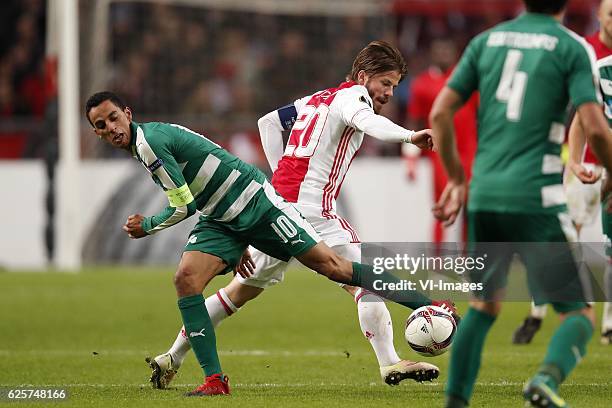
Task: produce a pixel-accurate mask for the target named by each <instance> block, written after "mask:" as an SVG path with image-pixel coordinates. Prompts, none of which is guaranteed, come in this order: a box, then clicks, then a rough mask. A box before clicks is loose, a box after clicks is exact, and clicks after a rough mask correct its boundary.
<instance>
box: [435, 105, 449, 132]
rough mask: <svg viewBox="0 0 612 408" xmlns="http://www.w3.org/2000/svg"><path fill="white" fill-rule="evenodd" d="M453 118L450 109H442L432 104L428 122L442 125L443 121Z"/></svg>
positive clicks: (447, 121) (446, 121)
mask: <svg viewBox="0 0 612 408" xmlns="http://www.w3.org/2000/svg"><path fill="white" fill-rule="evenodd" d="M452 120H453V114H452V112H451V111H450V109H444V108H442V107H440V106H436V105H434V107H433V108H432V109H431V112H430V113H429V123H431V126H432V127H433V126H434V125H438V126H440V125H443V124H444V123H449V122H451V121H452Z"/></svg>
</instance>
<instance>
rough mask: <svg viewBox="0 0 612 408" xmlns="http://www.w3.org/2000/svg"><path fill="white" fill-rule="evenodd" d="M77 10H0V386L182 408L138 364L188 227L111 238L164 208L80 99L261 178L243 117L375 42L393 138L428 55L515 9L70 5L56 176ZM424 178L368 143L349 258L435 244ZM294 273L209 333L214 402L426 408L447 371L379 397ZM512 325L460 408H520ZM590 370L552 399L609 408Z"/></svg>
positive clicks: (337, 70) (321, 305) (355, 191)
mask: <svg viewBox="0 0 612 408" xmlns="http://www.w3.org/2000/svg"><path fill="white" fill-rule="evenodd" d="M72 2H73V0H49V1H48V2H45V1H44V0H23V1H17V0H10V1H4V2H1V4H0V118H1V119H0V185H1V186H2V198H3V199H2V200H0V213H2V214H3V215H4V217H3V218H4V220H3V221H4V222H3V227H2V228H0V271H11V272H12V271H17V272H19V273H0V287H1V288H2V293H3V296H1V297H0V310H2V312H0V356H1V357H2V360H3V363H2V364H1V365H2V366H3V367H5V368H3V369H2V374H0V387H1V386H9V385H24V384H31V385H39V386H42V385H65V386H67V387H68V389H69V390H70V392H71V395H72V397H71V399H72V403H69V404H68V405H74V406H83V405H90V406H108V405H110V404H116V405H118V406H128V405H130V406H140V405H143V406H144V405H147V406H151V405H153V406H155V405H160V406H161V405H162V404H163V405H167V404H168V403H181V404H182V403H184V402H185V401H184V400H183V399H182V397H181V396H180V395H181V394H180V393H177V392H175V391H176V390H175V391H171V392H167V393H151V390H149V389H148V386H147V384H146V376H147V372H146V369H145V367H144V364H143V363H142V358H143V357H144V355H146V354H152V353H157V352H160V351H163V349H165V347H167V346H168V342H169V341H170V340H171V339H173V336H174V335H175V333H176V329H177V327H176V326H177V322H178V315H177V313H176V310H175V300H174V293H173V289H172V285H171V275H172V271H173V268H174V266H173V265H175V264H176V261H177V260H178V257H179V256H180V253H179V252H180V248H182V246H183V244H184V242H185V239H186V237H187V235H186V234H187V232H188V231H189V229H190V227H191V225H193V223H194V222H195V219H193V220H188V221H186V222H184V223H182V225H180V226H177V227H175V228H172V229H171V230H167V231H164V233H163V234H159V235H157V236H156V237H155V238H153V239H147V240H142V241H136V242H135V241H130V240H129V239H127V238H126V237H124V236H123V235H122V233H121V230H120V226H121V224H122V223H123V220H124V218H125V217H126V216H127V215H128V214H131V213H133V212H137V211H141V212H143V213H145V214H150V213H151V212H153V211H155V210H157V209H158V208H161V207H162V206H163V205H164V203H165V197H164V196H163V194H161V192H159V191H157V190H158V189H157V188H156V187H155V185H154V184H153V183H152V182H151V181H150V180H149V179H148V176H147V174H146V173H145V172H143V171H142V168H140V166H139V165H138V164H137V163H133V160H130V159H129V158H126V157H125V156H124V155H123V154H121V152H115V151H112V150H111V149H109V148H107V147H106V146H104V145H103V144H101V143H99V142H98V141H97V139H96V138H94V137H93V134H92V133H91V129H90V126H89V124H88V123H87V122H86V120H85V118H84V117H83V114H82V111H83V105H84V101H85V100H86V98H87V96H88V95H89V94H90V93H92V92H94V91H97V90H101V89H110V90H114V91H117V92H119V93H120V94H121V95H122V96H124V97H125V99H126V100H127V101H128V102H129V104H130V105H131V106H132V107H133V108H134V110H135V118H136V120H138V121H148V120H160V121H168V122H174V123H180V124H183V125H185V126H188V127H190V128H192V129H194V130H197V131H200V132H202V133H203V134H205V135H207V136H209V137H211V138H212V139H213V140H215V141H216V142H218V143H220V144H221V145H223V146H224V147H226V148H228V149H229V150H230V151H232V152H233V153H235V154H237V155H238V156H239V157H241V158H242V159H243V160H245V161H248V162H251V163H254V164H256V165H258V166H259V167H261V168H262V169H263V170H264V171H268V169H267V164H266V161H265V157H264V156H263V152H262V151H261V148H260V146H259V141H258V135H257V128H256V122H257V118H258V117H259V116H261V115H262V114H265V113H266V112H268V111H270V110H272V109H274V108H276V107H278V106H280V105H283V104H285V103H287V102H290V101H292V100H293V99H294V98H296V97H299V96H302V95H305V94H307V93H310V92H312V91H313V90H318V89H322V88H325V87H329V86H333V85H335V84H337V83H338V82H340V81H342V80H343V79H344V75H345V74H346V73H347V71H348V70H349V68H350V64H351V62H352V58H353V56H354V55H355V53H356V52H357V51H358V50H359V49H360V48H361V47H363V46H364V45H365V44H366V43H367V42H369V41H371V40H373V39H379V38H382V39H386V40H389V41H391V42H394V43H396V44H397V45H399V47H400V49H401V50H402V52H403V53H404V55H405V57H406V60H407V62H408V65H409V75H408V77H407V78H406V79H405V80H404V81H403V82H402V83H401V84H400V86H399V87H398V89H397V91H396V95H395V97H394V98H393V100H392V103H391V104H389V105H388V106H387V107H386V108H385V111H384V114H385V115H386V116H388V117H390V118H392V119H393V120H395V121H397V122H398V123H405V121H406V119H407V118H406V104H407V103H408V101H409V99H410V94H409V83H410V80H411V79H412V78H413V77H414V76H415V75H416V74H418V73H419V72H421V71H422V70H424V69H426V68H427V66H428V65H429V62H430V56H429V52H428V46H429V44H430V43H431V41H432V39H434V38H438V37H447V38H452V39H454V40H455V41H456V43H457V45H458V47H459V48H460V49H462V48H463V47H464V46H465V45H466V44H467V42H468V41H469V39H470V38H471V37H472V36H473V35H475V34H476V33H478V32H480V31H482V30H484V29H486V28H488V27H490V26H492V25H494V24H496V23H498V22H500V21H502V20H505V19H508V18H511V17H513V16H515V15H516V14H517V13H519V12H520V11H521V6H520V1H519V0H516V1H514V0H472V1H470V0H396V1H393V0H353V1H350V0H327V1H324V0H310V1H299V0H292V1H282V0H251V1H242V0H199V1H198V0H174V1H172V0H170V1H162V0H159V1H155V0H151V1H134V2H130V1H123V0H117V1H109V0H80V1H76V5H77V6H78V18H77V20H76V21H78V27H76V29H77V32H78V35H77V36H75V37H76V38H78V53H77V57H78V63H77V64H75V66H78V72H77V73H76V76H75V75H73V77H74V78H73V79H76V81H75V83H76V84H77V85H78V93H77V94H76V95H77V99H78V100H77V101H75V103H74V104H73V105H74V106H70V109H73V110H74V114H75V115H78V120H77V121H73V122H71V123H76V126H73V128H72V129H71V131H74V133H75V135H76V138H75V140H76V141H77V142H75V140H73V141H72V148H75V149H76V156H77V157H78V159H79V160H78V162H76V163H73V165H74V166H76V167H72V171H71V172H70V173H69V174H68V175H66V173H65V171H64V170H62V169H61V164H58V163H59V162H58V160H59V158H61V157H62V154H63V152H62V149H61V148H60V146H63V145H62V142H61V140H62V137H64V135H62V136H61V137H60V135H59V132H58V122H59V121H60V119H59V118H60V106H61V103H59V99H58V94H59V95H60V96H61V93H62V90H63V89H64V88H63V86H65V85H63V84H62V83H61V82H62V81H59V83H58V78H59V76H60V75H58V74H59V70H58V50H59V49H61V46H60V44H59V39H58V38H59V35H58V34H57V33H58V31H61V29H64V27H63V26H64V25H66V24H67V22H66V20H64V18H66V15H65V14H62V12H56V11H55V10H57V9H58V8H61V7H64V6H65V5H66V4H65V3H72ZM596 3H597V0H570V9H569V13H568V16H567V19H566V24H567V25H568V26H569V27H570V28H572V29H573V30H575V31H576V32H578V33H580V34H588V33H591V32H593V31H595V30H596V29H597V21H596V17H595V9H596ZM73 51H76V50H73ZM73 68H74V67H73ZM69 91H71V92H73V91H75V89H74V88H72V89H69ZM64 153H65V152H64ZM73 156H74V155H73ZM69 157H70V156H69ZM73 158H74V157H73ZM64 160H66V156H64ZM419 166H420V169H419V173H420V176H419V178H418V179H417V180H416V181H415V182H409V181H408V180H407V179H406V177H405V170H404V167H403V163H402V160H401V158H400V151H399V147H398V146H396V145H392V144H384V143H381V142H378V141H376V140H374V139H372V138H366V139H365V143H364V146H363V147H362V148H361V152H360V155H359V157H358V158H357V159H356V160H355V163H354V164H353V168H352V169H351V171H350V172H349V176H347V180H346V182H345V184H344V186H343V194H341V196H340V197H341V201H340V203H339V205H340V210H341V212H342V213H344V214H345V215H346V216H347V218H348V219H349V220H350V221H351V222H352V224H353V225H354V226H355V227H356V229H357V231H358V232H359V233H360V235H361V237H362V239H363V240H366V241H416V242H426V241H429V240H430V224H431V215H430V212H429V207H430V205H431V194H432V193H431V182H430V181H429V177H430V174H431V170H430V168H429V163H428V162H427V161H426V160H421V161H420V163H419ZM65 180H68V182H69V183H68V184H73V185H76V194H77V195H76V203H77V204H78V205H77V206H76V209H75V208H74V207H73V210H72V212H68V213H65V212H62V206H63V204H62V199H63V198H65V194H64V193H63V190H62V188H64V187H62V183H63V182H64V183H65ZM380 180H385V182H384V183H381V182H380ZM73 187H74V186H73ZM72 193H74V191H73V192H72ZM72 201H75V200H72ZM72 204H74V203H72ZM75 211H76V212H75ZM373 214H375V215H373ZM67 226H68V227H67ZM62 229H64V232H62V231H61V230H62ZM600 235H601V233H600V231H599V230H598V228H597V225H596V226H594V227H593V229H592V230H590V231H587V236H588V237H589V238H588V239H589V240H591V241H599V240H600ZM457 236H458V234H456V233H455V234H454V235H453V234H451V238H450V239H454V237H457ZM64 241H66V242H64ZM66 245H67V246H68V247H71V246H72V247H73V248H72V249H70V248H68V249H66ZM74 247H76V252H75V249H74ZM75 254H76V255H75ZM40 271H48V272H51V273H45V274H40V273H38V272H40ZM56 271H79V272H82V273H79V274H74V275H73V274H60V273H54V272H56ZM517 273H518V274H521V273H522V270H521V269H520V268H518V269H517ZM289 275H290V276H289V277H288V279H287V280H288V282H286V283H285V284H283V285H282V289H280V290H277V289H274V290H271V291H270V292H271V293H270V294H267V295H266V296H264V298H263V299H262V300H258V301H257V302H256V303H255V304H254V305H252V306H250V307H249V308H246V309H245V310H244V311H241V312H240V313H239V314H238V315H237V316H236V317H235V318H233V320H235V321H231V322H227V323H224V325H223V326H222V327H221V329H220V331H219V344H220V349H221V356H222V361H223V363H224V364H225V367H226V369H227V370H228V371H229V372H230V373H232V374H233V377H232V379H233V381H234V384H237V387H236V390H237V391H236V397H237V399H234V400H233V401H231V402H230V401H228V402H216V404H218V405H223V404H226V405H229V404H232V406H240V405H245V406H246V405H249V406H258V405H264V404H265V405H267V406H270V405H272V406H274V405H278V406H287V405H304V406H316V405H319V406H335V405H339V406H348V405H351V406H355V405H360V406H362V405H366V406H369V405H371V406H373V405H381V404H385V405H389V404H405V403H407V402H409V403H410V404H411V405H413V406H432V405H434V406H435V405H440V401H441V398H442V397H441V395H442V394H441V393H442V384H443V381H444V380H445V373H444V370H445V369H446V364H447V357H448V356H442V357H440V358H437V359H436V360H435V361H434V362H435V363H436V364H439V365H440V367H441V368H442V370H443V374H442V377H441V381H440V382H436V383H434V384H432V385H431V386H430V385H427V386H419V385H415V384H408V385H402V388H401V390H400V391H398V390H397V389H390V388H388V387H386V386H384V385H382V384H380V381H379V379H378V377H377V373H376V370H377V368H376V367H375V362H374V359H373V356H372V354H371V351H370V350H369V345H368V344H367V342H366V341H365V340H363V339H362V338H361V337H360V336H359V332H358V330H359V329H358V323H357V318H356V314H355V313H354V306H353V304H352V303H351V301H350V299H349V298H348V297H346V296H345V295H342V294H340V292H339V291H338V290H337V289H336V288H335V287H334V286H333V285H330V284H329V283H327V282H325V281H324V280H322V279H317V278H314V277H313V276H312V275H311V274H308V273H304V272H303V271H299V272H295V273H293V272H292V273H290V274H289ZM228 278H229V277H226V278H224V280H222V279H218V280H217V281H218V282H215V287H219V286H220V285H223V284H224V283H225V282H226V281H227V279H228ZM279 306H280V310H282V312H280V311H279ZM461 307H462V308H463V307H464V305H461ZM527 309H528V305H527V304H523V303H512V304H510V306H509V307H508V308H507V312H506V313H505V314H503V315H502V317H501V319H502V322H501V324H500V325H499V326H498V329H497V330H496V331H494V333H492V335H491V339H490V343H491V347H490V348H489V349H488V350H487V353H486V354H485V359H488V361H489V363H488V364H489V365H487V366H485V367H484V370H483V372H482V375H481V379H480V380H479V383H478V385H477V388H476V393H477V395H480V397H479V398H478V399H475V401H474V406H483V407H488V406H492V405H493V404H495V405H496V406H498V407H504V406H517V405H518V403H519V401H518V400H517V399H516V398H517V397H516V396H517V395H518V392H519V390H520V387H521V384H522V381H524V380H525V378H524V377H525V376H526V375H527V374H526V373H527V372H529V371H530V370H533V368H534V367H535V365H536V361H537V360H538V359H539V358H540V356H541V355H542V353H543V350H544V345H545V339H546V336H547V335H548V334H549V333H550V331H551V328H552V327H553V325H554V319H549V320H548V321H547V322H546V323H545V327H544V329H543V331H542V333H541V334H538V337H536V340H535V341H534V344H533V345H532V346H530V347H529V348H528V349H525V348H524V349H520V350H519V349H513V348H511V346H509V342H510V340H509V339H510V334H511V332H512V329H513V328H514V327H515V326H516V325H517V324H518V323H519V321H520V320H521V319H522V317H523V314H524V313H526V311H527ZM76 311H79V313H76ZM391 311H392V314H393V316H394V322H395V325H396V327H395V329H396V345H398V346H399V347H398V348H399V349H400V350H401V352H402V355H406V356H408V357H409V358H413V359H414V358H416V357H415V355H414V354H412V355H410V354H409V351H408V350H407V347H406V346H405V345H402V344H401V343H402V341H401V332H402V330H401V329H402V320H403V319H405V317H406V311H405V310H402V309H400V308H396V307H394V306H391ZM305 314H308V316H309V317H310V318H309V319H304V318H302V317H301V316H303V315H305ZM598 315H599V312H598ZM40 333H44V336H42V337H41V336H40V335H39V334H40ZM264 333H265V335H264ZM589 353H590V354H589V355H587V359H586V360H585V362H584V363H583V365H582V366H581V367H580V369H579V370H578V371H577V373H576V376H575V377H573V378H572V380H571V381H570V383H569V384H568V385H567V389H566V390H567V391H565V392H567V394H565V395H567V396H568V399H569V400H570V402H573V403H574V405H575V406H588V407H600V406H601V407H603V406H609V405H607V404H609V401H610V389H612V383H610V374H611V373H610V367H612V356H611V355H610V352H609V350H607V349H605V348H604V347H603V346H600V345H598V344H596V343H595V342H593V344H592V346H591V349H590V352H589ZM5 364H6V365H5ZM7 367H10V369H6V368H7ZM198 375H199V374H198V368H197V367H196V364H195V362H193V361H190V362H188V363H186V366H185V367H184V368H183V369H182V375H181V376H179V378H178V380H177V387H178V389H179V391H184V390H187V388H189V387H190V386H192V385H193V384H195V383H196V382H198V381H199V379H197V376H198ZM411 396H412V397H411ZM407 398H410V399H408V400H407ZM194 403H198V402H197V401H196V402H194ZM26 405H27V404H24V405H23V406H26Z"/></svg>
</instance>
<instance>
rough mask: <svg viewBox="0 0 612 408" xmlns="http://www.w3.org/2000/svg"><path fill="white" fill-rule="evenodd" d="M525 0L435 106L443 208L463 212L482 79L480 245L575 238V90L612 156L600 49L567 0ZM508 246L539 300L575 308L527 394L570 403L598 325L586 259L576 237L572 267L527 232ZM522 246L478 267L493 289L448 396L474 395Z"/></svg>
mask: <svg viewBox="0 0 612 408" xmlns="http://www.w3.org/2000/svg"><path fill="white" fill-rule="evenodd" d="M524 3H525V5H526V8H527V12H526V13H524V14H522V15H520V16H519V17H517V18H516V19H514V20H511V21H508V22H505V23H502V24H499V25H497V26H495V27H493V28H492V29H490V30H488V31H486V32H484V33H482V34H480V35H478V36H477V37H475V38H474V39H473V40H472V41H471V42H470V44H469V45H468V47H467V48H466V50H465V52H464V54H463V56H462V58H461V61H460V62H459V64H458V66H457V68H456V70H455V72H454V74H453V76H452V77H451V79H450V80H449V82H448V83H447V85H446V87H445V88H444V89H443V90H442V91H441V93H440V94H439V95H438V98H437V99H436V102H435V103H434V107H433V109H432V112H431V115H430V119H431V122H432V128H433V130H434V137H435V144H437V146H438V149H439V152H440V156H441V159H442V162H443V163H444V166H445V168H446V171H447V173H448V176H449V177H448V179H449V183H448V184H447V187H446V189H445V191H444V193H443V194H442V197H441V199H440V200H439V202H438V203H436V205H435V206H434V215H435V216H436V217H438V218H439V219H442V220H445V221H446V223H447V224H451V223H452V222H454V220H455V219H456V217H457V214H458V213H459V211H460V209H461V208H462V207H463V204H464V201H465V192H466V185H465V181H464V180H465V179H464V175H463V170H462V167H461V164H460V162H459V159H458V153H457V149H456V146H455V141H454V133H453V126H452V118H453V115H454V112H456V110H457V109H458V108H459V107H460V106H461V105H462V104H463V103H464V101H467V100H468V98H469V96H470V95H471V94H472V93H473V92H474V91H478V92H479V93H480V102H481V104H480V108H479V112H478V147H477V153H476V158H475V161H474V167H473V172H472V174H473V175H472V181H471V184H470V194H469V202H468V230H469V237H468V239H469V241H470V245H471V246H472V247H474V246H476V243H478V242H506V243H512V242H557V243H559V244H557V247H561V248H563V243H566V242H568V239H569V235H571V231H572V226H571V222H570V220H569V216H568V214H567V210H566V206H565V194H564V191H563V185H562V164H561V159H560V152H561V144H562V143H563V140H564V134H565V130H564V125H563V123H564V121H565V117H566V108H567V105H568V102H570V101H571V103H572V104H573V105H574V106H575V107H576V109H577V112H578V113H579V115H580V118H581V122H582V125H583V128H584V129H585V132H586V135H587V138H588V139H589V141H590V143H591V146H592V147H593V150H594V152H595V154H597V156H598V157H599V158H600V160H601V162H602V165H603V166H604V167H605V168H607V169H611V168H612V143H610V140H608V138H607V136H608V129H607V124H606V122H605V119H604V117H603V115H602V112H601V106H600V105H599V103H600V101H601V97H600V95H599V92H598V89H597V88H596V86H595V84H596V83H597V77H598V74H597V68H596V67H595V55H594V53H593V50H592V49H591V48H590V47H589V46H588V45H587V44H586V42H585V41H584V40H583V39H582V38H580V37H579V36H578V35H576V34H575V33H573V32H572V31H570V30H568V29H566V28H564V27H563V26H562V25H561V23H560V21H561V20H562V18H563V15H564V12H565V6H566V0H524ZM610 187H611V185H610V183H608V184H607V185H606V186H605V188H606V190H607V191H609V190H610ZM573 232H574V236H575V230H574V231H573ZM506 246H507V247H509V248H513V249H514V248H517V249H519V252H520V254H521V258H522V259H523V262H524V263H525V266H526V269H527V273H528V276H529V286H530V289H531V290H532V292H533V293H532V295H533V297H534V301H535V303H536V304H542V303H551V304H552V306H553V308H554V309H555V310H556V311H557V312H558V313H560V315H561V316H562V319H563V320H562V323H561V325H560V326H559V328H558V329H557V331H556V333H555V334H554V336H553V337H552V339H551V341H550V344H549V347H548V351H547V354H546V357H545V359H544V362H543V363H542V365H541V366H540V368H539V370H538V372H537V374H536V375H535V376H534V377H533V378H532V379H531V380H529V381H528V382H527V383H526V386H525V388H524V390H523V396H524V398H525V399H526V400H527V401H529V402H530V403H531V404H532V405H534V406H542V407H544V406H548V407H565V406H567V404H566V403H565V401H564V400H563V399H562V398H561V397H560V396H559V395H558V393H557V388H558V386H559V384H561V383H562V382H563V380H565V378H566V377H567V376H568V374H569V373H570V372H571V370H572V369H573V368H574V367H575V366H576V364H577V363H578V361H579V360H580V358H582V356H583V355H584V354H585V352H586V344H587V342H588V340H589V339H590V337H591V336H592V333H593V326H594V324H593V322H594V316H593V311H592V309H591V308H590V307H589V306H588V305H587V304H586V303H585V301H584V299H585V297H584V294H583V289H582V287H581V286H580V284H579V280H578V279H577V268H576V264H575V262H574V261H573V258H572V257H571V253H570V251H569V249H568V248H567V249H566V250H564V251H562V252H561V253H560V258H562V259H563V263H560V264H561V265H562V267H560V268H558V269H556V270H554V271H550V270H546V268H545V267H546V266H547V265H548V264H549V263H550V259H548V260H545V259H542V254H537V253H535V251H533V250H531V251H529V248H527V249H526V250H523V249H522V248H524V246H519V245H517V244H509V245H506ZM511 255H512V254H509V256H505V254H504V256H499V257H496V259H492V260H491V261H490V264H489V265H488V268H486V269H485V270H484V271H483V273H482V274H481V276H474V275H475V274H474V275H473V276H471V278H476V279H478V280H479V281H480V282H482V283H483V285H484V287H485V291H484V295H485V296H482V295H480V296H479V295H474V298H473V300H472V301H471V302H470V308H469V310H468V312H467V314H466V315H465V317H464V318H463V319H462V322H461V325H460V326H459V328H458V332H457V335H456V337H455V340H454V344H453V350H452V355H451V362H450V370H449V379H448V383H447V387H446V395H447V402H446V406H447V407H463V406H466V405H467V404H468V402H469V400H470V398H471V396H472V391H473V387H474V383H475V381H476V377H477V375H478V370H479V366H480V356H481V353H482V349H483V346H484V341H485V338H486V335H487V333H488V331H489V330H490V328H491V326H492V325H493V323H494V321H495V318H496V316H497V315H498V313H499V311H500V308H501V302H500V299H501V297H502V296H503V289H504V282H505V277H506V274H507V272H508V267H509V264H510V262H511V260H512V256H511ZM555 261H556V262H559V261H560V259H555ZM547 262H548V263H547ZM549 269H550V268H549ZM543 272H545V273H543ZM555 282H573V283H574V284H573V285H567V287H563V289H564V292H563V293H564V295H563V297H562V298H559V297H557V298H552V297H551V296H550V291H551V289H552V287H553V286H554V285H555Z"/></svg>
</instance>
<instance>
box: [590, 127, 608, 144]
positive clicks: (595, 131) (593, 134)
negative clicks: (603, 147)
mask: <svg viewBox="0 0 612 408" xmlns="http://www.w3.org/2000/svg"><path fill="white" fill-rule="evenodd" d="M609 132H610V130H609V129H608V128H607V127H603V126H597V125H595V126H587V127H586V129H585V134H586V138H587V141H588V143H589V144H590V145H593V146H596V145H598V144H601V143H608V138H609V137H610V135H609Z"/></svg>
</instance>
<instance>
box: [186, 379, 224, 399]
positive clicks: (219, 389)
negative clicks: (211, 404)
mask: <svg viewBox="0 0 612 408" xmlns="http://www.w3.org/2000/svg"><path fill="white" fill-rule="evenodd" d="M229 393H230V387H229V378H227V375H223V374H213V375H211V376H209V377H206V378H205V379H204V384H202V385H200V386H199V387H198V388H196V389H195V390H193V391H191V392H188V393H187V396H188V397H205V396H210V395H229Z"/></svg>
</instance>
